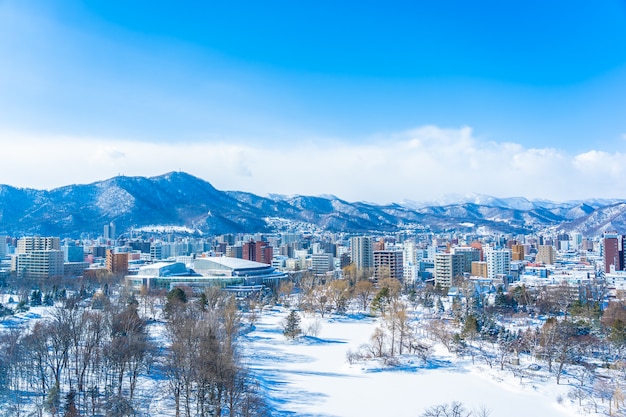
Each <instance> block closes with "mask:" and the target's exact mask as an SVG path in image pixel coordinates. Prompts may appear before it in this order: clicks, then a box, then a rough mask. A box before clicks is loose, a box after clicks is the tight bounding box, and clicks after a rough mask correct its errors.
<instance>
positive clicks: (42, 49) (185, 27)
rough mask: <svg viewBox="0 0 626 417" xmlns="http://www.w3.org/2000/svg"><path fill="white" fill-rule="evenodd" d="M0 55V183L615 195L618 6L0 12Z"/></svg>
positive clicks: (29, 7)
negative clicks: (153, 181) (200, 182)
mask: <svg viewBox="0 0 626 417" xmlns="http://www.w3.org/2000/svg"><path fill="white" fill-rule="evenodd" d="M339 3H340V4H339ZM545 3H549V4H545ZM0 63H2V65H0V141H1V142H0V143H2V145H3V148H4V151H3V154H4V156H5V158H4V159H5V160H6V161H5V162H4V163H3V164H2V165H3V167H4V168H0V183H4V184H11V185H16V186H21V187H33V188H53V187H57V186H61V185H65V184H68V183H76V182H79V183H85V182H92V181H96V180H100V179H105V178H109V177H111V176H113V175H117V174H119V173H122V174H125V175H145V176H150V175H159V174H161V173H164V172H167V171H171V170H177V169H181V170H184V171H187V172H190V173H191V174H194V175H197V176H199V177H201V178H204V179H206V180H207V181H209V182H211V183H212V184H213V185H215V186H216V187H217V188H219V189H233V190H242V191H250V192H254V193H257V194H264V193H283V194H323V193H329V194H335V195H338V196H339V197H342V198H345V199H347V200H366V201H373V202H379V203H386V202H390V201H401V200H403V199H411V200H424V199H434V198H437V197H438V196H442V195H444V194H450V193H460V194H463V193H470V192H474V193H484V194H491V195H496V196H499V197H507V196H525V197H528V198H550V199H555V200H566V199H577V198H590V197H623V198H626V188H625V187H616V186H615V185H614V184H615V181H621V180H622V179H623V178H624V175H626V172H624V171H626V156H625V155H626V149H625V147H626V3H625V2H623V1H599V2H585V1H553V2H534V1H526V2H502V1H482V2H471V3H470V2H465V1H431V2H365V1H360V2H351V1H346V2H324V1H317V2H287V1H285V2H206V1H187V2H159V1H133V2H121V1H85V2H77V1H50V2H41V1H35V0H32V1H31V0H19V1H18V0H4V1H1V0H0ZM51 155H54V157H51ZM622 166H624V168H623V167H622ZM24 167H26V168H28V169H24ZM17 172H20V174H19V175H18V174H17ZM24 172H28V174H24ZM44 173H45V174H44Z"/></svg>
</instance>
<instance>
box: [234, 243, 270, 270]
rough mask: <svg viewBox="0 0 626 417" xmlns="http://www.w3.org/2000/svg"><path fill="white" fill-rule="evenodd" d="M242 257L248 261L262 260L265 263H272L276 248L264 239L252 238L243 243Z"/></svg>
mask: <svg viewBox="0 0 626 417" xmlns="http://www.w3.org/2000/svg"><path fill="white" fill-rule="evenodd" d="M241 257H242V259H245V260H247V261H255V262H261V263H263V264H268V265H271V264H272V258H273V257H274V248H273V247H271V246H270V245H269V243H267V242H264V241H262V240H257V241H256V242H255V241H254V240H250V241H249V242H246V243H244V244H243V247H242V249H241Z"/></svg>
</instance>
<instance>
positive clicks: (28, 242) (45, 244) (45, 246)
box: [16, 236, 61, 253]
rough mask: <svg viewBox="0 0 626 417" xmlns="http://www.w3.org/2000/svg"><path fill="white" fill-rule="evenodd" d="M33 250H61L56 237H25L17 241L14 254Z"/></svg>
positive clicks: (59, 242) (59, 241) (58, 239)
mask: <svg viewBox="0 0 626 417" xmlns="http://www.w3.org/2000/svg"><path fill="white" fill-rule="evenodd" d="M35 250H61V239H60V238H58V237H41V236H27V237H23V238H21V239H19V240H18V241H17V251H16V253H28V252H32V251H35Z"/></svg>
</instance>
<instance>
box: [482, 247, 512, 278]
mask: <svg viewBox="0 0 626 417" xmlns="http://www.w3.org/2000/svg"><path fill="white" fill-rule="evenodd" d="M485 262H487V278H490V279H496V276H497V275H502V274H503V275H509V274H510V273H511V251H510V250H509V249H493V248H486V249H485Z"/></svg>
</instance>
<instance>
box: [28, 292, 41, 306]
mask: <svg viewBox="0 0 626 417" xmlns="http://www.w3.org/2000/svg"><path fill="white" fill-rule="evenodd" d="M30 305H31V307H36V306H40V305H41V291H39V290H33V292H32V293H31V294H30Z"/></svg>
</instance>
